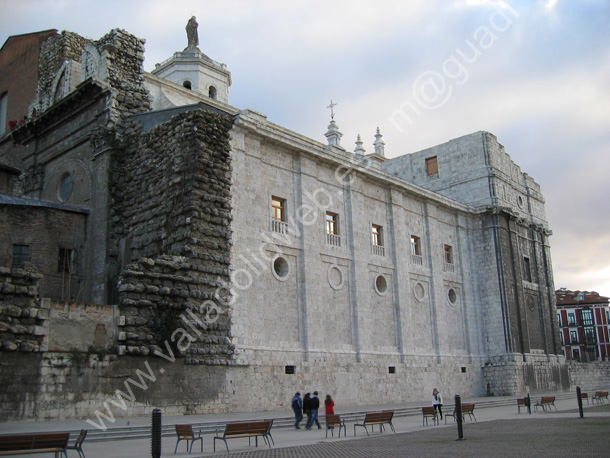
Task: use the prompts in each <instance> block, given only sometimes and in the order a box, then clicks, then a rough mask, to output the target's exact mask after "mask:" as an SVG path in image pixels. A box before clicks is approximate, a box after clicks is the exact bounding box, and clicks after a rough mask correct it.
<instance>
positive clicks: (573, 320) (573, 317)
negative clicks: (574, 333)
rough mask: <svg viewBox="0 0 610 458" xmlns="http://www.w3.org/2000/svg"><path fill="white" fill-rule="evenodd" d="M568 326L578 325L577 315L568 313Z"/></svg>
mask: <svg viewBox="0 0 610 458" xmlns="http://www.w3.org/2000/svg"><path fill="white" fill-rule="evenodd" d="M568 326H576V315H575V314H574V313H568Z"/></svg>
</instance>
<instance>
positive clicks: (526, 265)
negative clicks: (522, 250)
mask: <svg viewBox="0 0 610 458" xmlns="http://www.w3.org/2000/svg"><path fill="white" fill-rule="evenodd" d="M523 279H524V280H525V281H527V282H529V283H531V282H532V268H531V265H530V258H528V257H527V256H524V257H523Z"/></svg>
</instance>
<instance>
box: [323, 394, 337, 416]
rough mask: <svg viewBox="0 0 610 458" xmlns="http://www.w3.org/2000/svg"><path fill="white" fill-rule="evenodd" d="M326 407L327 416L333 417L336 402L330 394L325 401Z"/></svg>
mask: <svg viewBox="0 0 610 458" xmlns="http://www.w3.org/2000/svg"><path fill="white" fill-rule="evenodd" d="M324 407H325V408H326V415H333V414H334V413H335V401H333V398H331V397H330V394H327V395H326V399H324Z"/></svg>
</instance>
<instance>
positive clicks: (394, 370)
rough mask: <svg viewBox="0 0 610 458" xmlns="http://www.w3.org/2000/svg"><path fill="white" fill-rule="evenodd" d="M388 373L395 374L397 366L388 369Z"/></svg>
mask: <svg viewBox="0 0 610 458" xmlns="http://www.w3.org/2000/svg"><path fill="white" fill-rule="evenodd" d="M388 373H390V374H395V373H396V367H395V366H390V367H388Z"/></svg>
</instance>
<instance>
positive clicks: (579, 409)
mask: <svg viewBox="0 0 610 458" xmlns="http://www.w3.org/2000/svg"><path fill="white" fill-rule="evenodd" d="M576 397H577V398H578V413H580V418H583V417H584V415H583V413H582V396H581V392H580V387H579V386H577V387H576Z"/></svg>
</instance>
